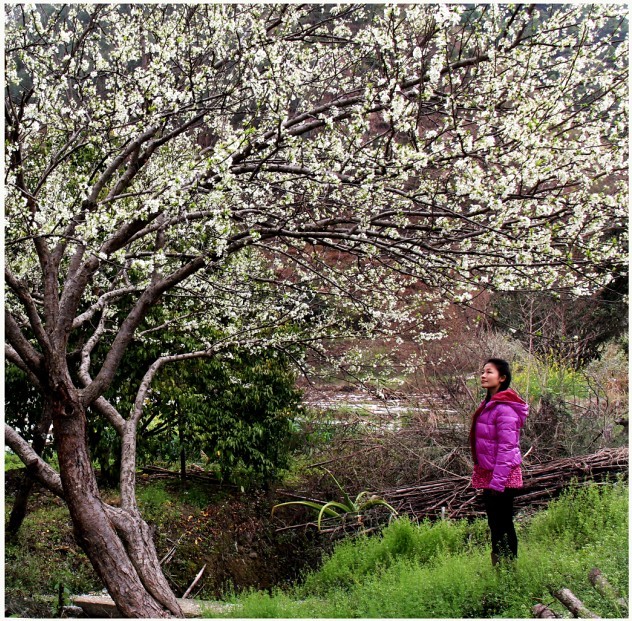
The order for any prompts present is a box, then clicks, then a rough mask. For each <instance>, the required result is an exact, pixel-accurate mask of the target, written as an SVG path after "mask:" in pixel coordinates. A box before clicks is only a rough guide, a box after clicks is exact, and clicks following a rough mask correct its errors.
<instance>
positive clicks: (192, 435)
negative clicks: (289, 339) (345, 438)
mask: <svg viewBox="0 0 632 621" xmlns="http://www.w3.org/2000/svg"><path fill="white" fill-rule="evenodd" d="M181 379H182V378H176V379H167V378H164V379H162V378H161V386H165V384H167V387H166V388H167V390H170V391H171V392H170V396H171V399H170V401H169V403H170V405H171V406H172V408H173V409H174V410H175V413H176V415H177V414H178V413H179V412H180V411H181V410H183V411H185V412H186V417H185V418H184V421H183V423H184V433H183V435H184V441H185V442H187V443H188V446H189V450H191V449H192V448H193V447H195V448H199V449H200V450H201V451H203V452H204V454H205V455H206V456H207V463H206V466H207V467H211V466H212V465H215V466H216V467H217V468H218V470H219V473H220V475H221V477H222V479H224V480H228V481H231V482H235V483H244V482H254V483H265V482H267V481H270V480H271V479H274V478H275V477H276V476H277V474H278V471H279V470H281V469H285V468H287V467H288V463H289V454H290V439H291V435H292V420H293V418H294V416H295V415H296V414H297V412H299V411H300V398H301V395H300V392H299V391H298V390H297V389H296V388H295V377H294V374H293V373H292V371H291V370H290V368H289V365H288V363H287V361H286V360H283V359H282V358H280V357H277V356H275V355H274V354H273V353H262V354H259V355H248V354H245V353H235V354H234V355H233V356H232V357H231V358H230V359H223V360H211V361H204V362H203V363H202V362H200V363H198V364H197V365H195V366H193V367H192V368H191V369H189V370H188V371H187V378H186V379H187V383H186V385H185V386H184V387H183V386H182V385H180V386H179V387H178V386H177V385H176V382H177V381H178V380H181Z"/></svg>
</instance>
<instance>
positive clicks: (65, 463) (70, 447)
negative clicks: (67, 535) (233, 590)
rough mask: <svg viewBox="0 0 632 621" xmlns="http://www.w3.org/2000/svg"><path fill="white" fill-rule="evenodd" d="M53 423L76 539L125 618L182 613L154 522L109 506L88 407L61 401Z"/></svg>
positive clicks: (54, 407) (166, 615)
mask: <svg viewBox="0 0 632 621" xmlns="http://www.w3.org/2000/svg"><path fill="white" fill-rule="evenodd" d="M52 413H53V427H54V431H55V441H56V443H57V453H58V457H59V467H60V473H61V480H62V485H63V491H64V496H65V498H66V502H67V504H68V508H69V510H70V516H71V519H72V523H73V527H74V532H75V537H76V539H77V543H78V544H79V545H80V546H81V548H82V549H83V550H84V551H85V553H86V554H87V555H88V558H89V559H90V562H91V563H92V565H93V567H94V569H95V571H96V572H97V574H98V575H99V577H100V578H101V579H102V580H103V582H104V584H105V586H106V588H107V590H108V592H109V593H110V594H111V596H112V599H113V600H114V601H115V602H116V604H117V607H118V608H119V611H120V613H121V614H122V615H123V616H125V617H140V618H162V617H169V616H177V617H181V616H182V611H181V609H180V606H179V605H178V603H177V601H176V598H175V596H174V594H173V592H172V591H171V589H170V588H169V585H168V584H167V581H166V578H165V577H164V575H163V573H162V571H161V569H160V563H159V560H158V557H157V554H156V550H155V547H154V545H153V541H152V538H151V531H150V528H149V526H148V525H147V524H146V522H144V520H143V519H142V518H141V517H140V514H138V513H137V512H136V514H134V512H126V511H123V510H120V509H116V508H114V507H109V506H108V505H106V504H105V503H104V502H103V501H102V500H101V497H100V494H99V491H98V488H97V482H96V477H95V474H94V470H93V468H92V464H91V461H90V456H89V454H88V447H87V434H86V418H85V410H84V409H83V407H82V406H81V404H80V403H79V402H78V401H74V400H72V399H70V400H69V399H65V400H64V399H59V398H58V399H56V400H55V402H54V403H53V404H52Z"/></svg>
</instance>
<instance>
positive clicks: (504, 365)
mask: <svg viewBox="0 0 632 621" xmlns="http://www.w3.org/2000/svg"><path fill="white" fill-rule="evenodd" d="M486 364H493V365H494V366H495V367H496V370H497V371H498V374H499V375H500V376H501V377H503V376H505V379H504V380H503V381H502V382H501V383H500V387H499V388H498V392H500V391H501V390H507V388H509V384H511V368H510V367H509V363H508V362H507V361H506V360H503V359H502V358H488V359H487V360H485V363H484V364H483V367H485V365H486ZM490 397H491V395H490V394H489V391H488V392H487V398H488V399H489V398H490Z"/></svg>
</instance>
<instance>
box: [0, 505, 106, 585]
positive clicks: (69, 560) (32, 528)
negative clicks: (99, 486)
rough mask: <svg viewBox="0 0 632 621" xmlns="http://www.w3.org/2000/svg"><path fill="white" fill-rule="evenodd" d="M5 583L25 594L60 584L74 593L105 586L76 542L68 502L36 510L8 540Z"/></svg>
mask: <svg viewBox="0 0 632 621" xmlns="http://www.w3.org/2000/svg"><path fill="white" fill-rule="evenodd" d="M6 511H7V512H8V511H10V506H9V505H7V506H6ZM5 584H6V588H7V592H10V593H11V594H12V595H14V596H23V597H27V596H31V595H34V594H38V593H47V594H53V593H56V592H57V588H58V585H59V584H62V585H63V586H64V587H65V588H67V589H68V590H69V591H70V592H72V593H85V592H87V591H90V590H93V589H98V590H101V588H102V585H101V582H100V581H99V579H98V578H97V576H96V574H95V573H94V570H93V569H92V567H91V565H90V563H89V561H88V559H87V557H86V556H85V555H84V554H83V553H82V552H80V551H79V550H78V549H77V548H76V546H75V545H74V539H73V534H72V526H71V524H70V515H69V513H68V509H67V508H66V507H65V506H62V505H59V506H53V507H51V506H47V507H40V508H36V509H34V510H32V511H31V512H29V514H28V515H27V516H26V518H25V520H24V523H23V524H22V527H21V528H20V531H19V533H18V536H17V538H16V539H13V540H12V539H7V540H6V543H5Z"/></svg>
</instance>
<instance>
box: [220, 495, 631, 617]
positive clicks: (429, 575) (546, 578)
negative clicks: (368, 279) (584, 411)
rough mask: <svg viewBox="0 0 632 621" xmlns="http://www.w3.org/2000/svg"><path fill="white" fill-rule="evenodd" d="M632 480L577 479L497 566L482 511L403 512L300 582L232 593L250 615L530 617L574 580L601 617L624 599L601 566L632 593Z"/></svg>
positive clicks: (239, 611) (613, 613) (342, 547)
mask: <svg viewBox="0 0 632 621" xmlns="http://www.w3.org/2000/svg"><path fill="white" fill-rule="evenodd" d="M627 512H628V487H627V485H624V484H622V483H616V484H610V485H602V486H598V485H593V486H588V487H586V488H580V489H572V490H570V491H569V492H567V493H566V494H564V495H563V496H562V498H560V499H559V500H557V501H554V502H552V503H551V504H550V506H549V508H548V510H546V511H542V512H539V513H538V514H536V516H535V517H534V518H533V519H531V520H528V521H527V523H526V524H525V525H524V526H523V527H521V528H520V532H519V540H520V550H519V558H518V560H517V561H516V562H513V563H506V564H503V565H501V566H500V567H499V568H492V566H491V563H490V559H489V541H488V538H487V537H485V538H484V539H483V538H482V537H481V535H482V533H483V532H485V531H486V525H485V524H484V521H483V520H477V521H475V522H474V523H473V524H468V523H466V522H465V521H459V522H451V521H440V522H436V523H434V524H431V523H428V522H423V523H421V524H419V525H416V524H413V523H412V522H410V521H409V520H406V519H400V520H397V521H395V522H393V523H391V524H390V525H389V526H388V527H386V528H385V529H384V530H383V532H382V534H381V535H380V536H377V537H371V538H369V537H360V538H359V539H357V540H354V541H344V542H342V543H340V544H339V545H338V546H337V547H336V548H335V550H334V552H333V553H332V554H331V556H330V557H329V558H328V559H327V560H326V561H325V563H324V564H323V566H322V567H321V568H320V569H319V570H317V571H313V572H312V573H310V574H309V575H308V576H307V577H306V580H305V582H304V584H303V585H302V586H299V587H295V588H293V589H292V590H290V591H287V592H281V591H280V590H276V591H273V592H272V593H271V594H263V593H253V592H251V593H249V594H247V595H245V596H243V597H241V598H235V599H234V600H233V601H234V602H235V603H236V604H238V606H236V608H235V609H234V610H233V611H232V613H231V615H232V616H236V617H241V618H246V617H248V618H249V617H293V618H296V617H321V618H322V617H330V618H334V617H349V618H351V617H364V618H374V617H380V618H389V617H399V618H407V617H414V618H476V617H478V618H488V617H501V618H528V617H530V616H531V607H532V606H533V605H534V604H535V603H537V602H539V601H545V602H546V603H547V604H549V605H550V606H551V607H552V608H554V609H555V610H556V611H557V612H558V613H561V612H562V609H561V605H558V604H557V603H555V602H554V603H553V604H551V602H552V600H553V598H552V597H551V595H550V594H549V591H548V589H549V587H554V588H560V587H562V586H565V587H568V588H570V589H571V590H572V591H573V592H574V593H575V594H576V595H577V596H578V597H580V599H582V600H583V601H584V603H585V604H586V605H587V606H588V607H589V608H590V609H591V610H593V611H594V612H596V613H597V614H600V615H601V616H602V617H620V616H622V612H624V611H621V610H619V608H618V607H617V604H616V602H614V601H610V600H609V599H605V598H603V597H602V596H600V595H599V594H598V593H597V592H596V590H595V589H593V588H592V587H591V585H590V584H589V582H588V579H587V574H588V571H589V570H590V569H591V568H592V567H599V568H600V569H601V570H602V571H603V573H604V574H605V575H606V576H607V578H608V580H609V581H610V582H611V584H612V585H613V586H614V587H615V589H616V590H617V591H619V592H620V593H621V594H622V595H624V596H625V595H627V575H628V556H627V550H628V546H627V539H628V520H627V515H628V513H627Z"/></svg>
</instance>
